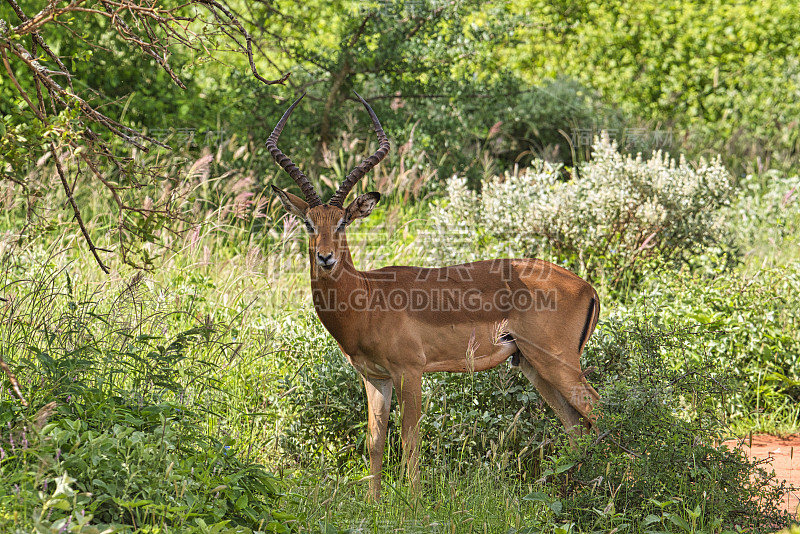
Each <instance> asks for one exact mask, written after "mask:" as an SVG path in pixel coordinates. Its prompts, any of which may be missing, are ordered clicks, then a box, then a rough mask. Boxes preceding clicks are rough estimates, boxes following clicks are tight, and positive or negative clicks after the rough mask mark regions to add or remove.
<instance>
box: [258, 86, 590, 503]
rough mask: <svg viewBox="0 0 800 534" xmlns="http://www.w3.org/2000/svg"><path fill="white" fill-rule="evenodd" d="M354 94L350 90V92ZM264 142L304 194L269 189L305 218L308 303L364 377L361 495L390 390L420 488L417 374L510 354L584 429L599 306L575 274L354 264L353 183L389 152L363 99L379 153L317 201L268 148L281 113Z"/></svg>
mask: <svg viewBox="0 0 800 534" xmlns="http://www.w3.org/2000/svg"><path fill="white" fill-rule="evenodd" d="M356 96H358V94H356ZM302 98H303V96H301V97H300V98H298V99H297V100H296V101H295V102H294V103H293V104H292V105H291V106H290V107H289V109H288V110H287V111H286V113H284V115H283V117H281V119H280V121H278V124H277V125H276V126H275V129H274V130H273V132H272V134H271V135H270V136H269V139H268V140H267V147H268V149H269V151H270V153H271V154H272V156H273V157H274V158H275V161H276V162H277V163H278V164H279V165H280V166H281V167H282V168H283V169H284V170H286V171H287V172H288V173H289V175H290V176H291V177H292V178H293V179H294V181H295V182H296V183H297V185H298V186H300V189H301V190H302V192H303V195H304V196H305V200H303V199H301V198H300V197H297V196H295V195H293V194H291V193H288V192H286V191H283V190H281V189H278V188H277V187H275V186H272V188H273V190H274V191H275V193H276V194H277V195H278V197H279V198H280V201H281V203H282V204H283V206H284V208H285V209H286V210H287V211H288V212H289V213H291V214H293V215H295V216H296V217H298V218H299V219H300V220H302V221H303V222H304V223H305V227H306V229H307V230H308V234H309V247H308V252H309V260H310V263H311V288H312V295H313V300H314V307H315V309H316V312H317V315H318V316H319V319H320V321H322V324H323V325H324V326H325V328H326V329H327V330H328V332H330V334H331V335H332V336H333V337H334V339H336V341H337V342H338V343H339V346H340V347H341V349H342V352H343V353H344V354H345V356H346V357H347V359H348V360H349V362H350V363H351V364H352V365H353V367H355V368H356V370H357V371H358V373H359V374H360V375H361V377H362V379H363V381H364V387H365V388H366V391H367V404H368V409H369V421H368V440H367V446H368V449H369V459H370V475H371V477H370V484H369V495H370V497H371V498H373V499H375V500H377V499H379V498H380V491H381V468H382V463H383V452H384V445H385V442H386V435H387V432H388V423H389V409H390V404H391V396H392V389H393V388H394V390H395V391H396V392H397V399H398V402H399V405H400V410H401V413H402V428H401V439H402V444H403V457H404V459H405V461H406V469H407V472H408V475H409V478H410V480H411V484H412V488H413V489H414V490H417V489H418V487H419V453H418V446H417V444H418V439H419V420H420V416H421V401H422V392H421V383H422V374H423V373H430V372H441V371H447V372H472V371H482V370H485V369H491V368H493V367H495V366H497V365H499V364H500V363H502V362H504V361H506V360H507V359H508V358H512V365H518V366H519V367H520V369H521V371H522V373H523V374H524V375H525V376H526V377H527V378H528V379H529V380H530V381H531V382H532V383H533V385H534V386H535V387H536V389H537V390H538V391H539V393H540V394H541V395H542V397H544V399H545V400H546V401H547V403H548V404H549V405H550V406H551V407H552V408H553V410H554V411H555V413H556V414H557V415H558V417H559V419H560V420H561V422H562V423H563V425H564V427H565V429H566V431H567V433H568V434H569V435H570V439H572V436H573V435H574V434H575V433H576V432H577V433H580V432H581V431H582V430H583V428H587V429H588V428H591V426H592V423H593V420H594V419H593V417H595V416H594V415H593V414H592V407H593V405H594V403H596V402H597V401H598V399H599V395H598V394H597V392H596V391H595V390H594V388H592V386H591V385H589V383H588V382H587V381H586V378H585V377H584V373H583V372H582V371H581V365H580V355H581V352H582V351H583V348H584V346H585V345H586V342H587V341H588V339H589V337H590V336H591V335H592V332H593V331H594V328H595V326H596V324H597V318H598V314H599V312H600V303H599V300H598V297H597V292H595V290H594V289H593V288H592V286H591V285H589V284H588V283H587V282H585V281H584V280H582V279H581V278H579V277H578V276H576V275H575V274H573V273H571V272H569V271H567V270H565V269H562V268H561V267H558V266H557V265H554V264H552V263H548V262H545V261H542V260H536V259H497V260H489V261H478V262H475V263H467V264H463V265H456V266H451V267H443V268H437V269H428V268H421V267H385V268H383V269H378V270H374V271H359V270H357V269H356V267H355V266H354V265H353V259H352V257H351V255H350V249H349V248H348V246H347V236H346V233H345V230H346V229H347V226H348V225H349V224H350V223H352V222H353V221H355V220H356V219H359V218H363V217H366V216H368V215H369V214H370V213H371V212H372V210H373V209H374V208H375V205H376V204H377V202H378V200H379V199H380V194H379V193H375V192H372V193H366V194H363V195H360V196H359V197H357V198H356V199H354V200H353V201H352V202H351V203H350V204H348V205H347V207H344V201H345V198H346V197H347V194H348V193H349V192H350V190H351V189H352V188H353V186H354V185H355V184H356V183H357V182H358V181H359V180H360V179H361V178H362V177H363V176H364V175H365V174H366V173H367V172H369V171H370V170H371V169H372V168H373V167H375V166H376V165H377V164H378V163H379V162H380V161H381V160H382V159H383V158H384V157H385V156H386V154H387V153H388V152H389V141H388V139H387V138H386V135H385V134H384V132H383V129H382V128H381V124H380V122H379V121H378V117H377V116H376V115H375V112H374V111H373V110H372V108H371V107H370V106H369V104H367V102H366V101H365V100H364V99H363V98H361V96H358V99H359V100H360V101H361V103H362V104H363V105H364V107H365V108H366V109H367V112H368V113H369V115H370V117H371V118H372V123H373V126H374V129H375V132H376V133H377V135H378V141H379V148H378V150H377V151H376V152H375V153H374V154H373V155H371V156H370V157H368V158H367V159H365V160H364V161H363V162H361V163H360V164H359V165H358V166H357V167H356V168H355V169H354V170H353V171H352V172H351V173H350V174H349V175H348V176H347V177H346V178H345V179H344V181H343V182H342V184H341V185H340V186H339V189H338V190H337V191H336V193H335V194H334V195H333V197H332V198H331V199H330V201H329V202H328V203H327V204H323V203H322V201H321V200H320V198H319V196H318V195H317V193H316V191H315V190H314V187H313V186H312V185H311V182H310V181H309V180H308V178H307V177H306V176H305V175H304V174H303V172H302V171H301V170H300V169H299V168H298V167H297V166H296V165H295V164H294V163H292V161H291V159H289V158H288V157H287V156H286V155H285V154H283V152H281V151H280V149H279V148H278V146H277V142H278V137H279V136H280V134H281V132H282V131H283V127H284V125H285V124H286V121H287V119H288V118H289V115H290V114H291V113H292V111H293V110H294V108H295V107H296V106H297V105H298V103H299V102H300V100H302Z"/></svg>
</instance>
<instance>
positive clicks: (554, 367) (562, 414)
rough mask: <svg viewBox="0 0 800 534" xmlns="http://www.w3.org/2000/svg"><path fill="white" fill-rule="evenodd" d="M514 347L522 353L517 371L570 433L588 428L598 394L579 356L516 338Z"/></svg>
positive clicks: (571, 434)
mask: <svg viewBox="0 0 800 534" xmlns="http://www.w3.org/2000/svg"><path fill="white" fill-rule="evenodd" d="M517 346H518V347H519V348H520V351H521V352H522V356H523V357H522V358H520V370H521V371H522V373H523V374H524V375H525V377H526V378H527V379H528V380H530V381H531V383H533V385H534V386H535V387H536V389H537V390H538V391H539V393H540V394H541V395H542V397H543V398H544V400H545V401H547V404H549V405H550V407H551V408H553V411H555V412H556V415H557V416H558V418H559V419H560V420H561V423H562V424H563V425H564V428H565V429H566V430H567V432H568V433H569V434H570V436H573V435H576V433H577V435H580V432H581V430H582V428H586V429H589V428H591V426H592V422H593V421H594V415H593V414H592V410H593V407H594V404H595V403H596V402H597V401H598V400H599V399H600V396H599V395H598V394H597V391H595V389H594V388H593V387H592V386H591V385H589V383H588V382H587V381H586V378H584V376H583V373H582V371H581V368H580V358H579V356H578V355H575V356H574V358H565V357H563V356H562V355H556V354H552V353H548V352H547V351H545V350H543V349H541V348H539V347H536V346H534V345H532V344H530V343H526V342H524V341H521V340H519V339H517ZM570 439H571V437H570Z"/></svg>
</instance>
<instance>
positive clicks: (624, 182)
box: [0, 0, 800, 534]
mask: <svg viewBox="0 0 800 534" xmlns="http://www.w3.org/2000/svg"><path fill="white" fill-rule="evenodd" d="M0 1H3V3H2V4H0V51H1V52H2V55H3V59H4V62H3V64H2V65H0V71H3V72H4V74H3V76H2V77H0V118H2V122H0V204H2V208H3V209H2V214H0V298H1V299H2V300H0V357H2V360H3V362H5V364H6V365H7V369H6V368H4V369H3V370H2V371H1V372H0V532H85V533H90V532H130V531H143V532H190V531H195V532H325V533H326V534H327V533H329V532H389V531H403V532H502V533H533V532H553V533H570V532H621V531H628V532H707V533H720V532H744V531H774V530H778V529H779V528H781V527H783V526H786V525H787V524H788V522H789V517H788V516H787V514H785V513H784V512H782V509H781V502H782V496H783V495H784V494H785V491H786V488H784V487H781V485H780V482H779V481H776V480H774V479H773V477H772V476H771V475H770V473H769V472H768V471H766V470H764V469H763V466H760V465H755V464H751V463H749V462H747V461H746V460H745V458H744V456H743V455H742V454H741V453H740V451H738V450H736V449H732V448H730V447H724V446H720V443H721V442H722V441H723V440H725V439H728V438H732V437H742V436H745V435H746V434H747V433H748V432H751V431H757V432H777V433H788V432H796V431H797V429H798V427H799V426H800V409H798V408H797V406H798V405H800V404H798V401H800V360H799V359H798V358H800V252H799V251H800V249H798V246H800V242H799V241H798V239H799V238H798V236H800V202H799V201H798V195H800V193H798V192H797V189H798V186H800V178H798V170H799V169H800V163H799V162H800V160H799V159H798V148H800V147H798V142H799V138H798V135H797V131H798V129H797V121H798V117H800V109H798V107H797V106H798V101H799V100H798V99H797V98H796V96H797V91H798V69H799V68H800V65H798V60H797V56H798V50H797V47H798V46H799V45H798V43H797V42H796V39H795V38H794V37H795V33H796V31H795V28H796V27H797V26H798V23H800V21H798V20H797V18H798V16H800V15H798V13H800V9H798V8H800V5H797V2H788V3H785V2H784V3H781V4H777V3H772V2H766V3H753V4H752V5H749V4H748V5H740V4H736V5H731V3H729V2H721V1H720V2H707V3H704V4H702V5H699V4H696V3H691V2H687V1H685V0H675V1H674V2H668V3H667V4H664V3H663V2H662V3H660V4H654V3H648V2H644V3H642V2H636V3H633V2H623V1H618V2H611V3H608V2H603V3H596V2H572V1H569V2H567V1H565V2H555V3H553V2H535V1H525V2H522V1H512V2H473V1H471V0H466V1H458V2H439V1H427V0H425V1H399V2H382V1H381V2H349V1H339V2H331V3H325V2H313V1H312V2H302V3H299V2H294V1H288V0H287V1H284V0H279V1H276V2H268V3H253V4H249V3H244V2H237V1H232V2H230V3H228V4H227V6H228V7H229V8H230V9H231V10H232V13H233V14H235V15H236V16H237V17H238V19H239V20H240V21H241V22H242V24H243V28H245V29H246V31H247V32H249V35H251V36H252V38H253V49H254V51H255V53H254V60H255V63H256V66H257V67H258V70H259V72H261V74H262V75H264V76H265V77H267V78H271V79H277V78H279V77H280V76H281V75H282V74H284V73H285V72H290V73H291V76H290V78H289V79H288V82H287V85H286V86H280V85H265V84H262V83H261V82H259V81H258V80H256V79H255V78H254V77H253V76H252V74H251V71H250V69H249V67H248V62H247V58H246V56H243V55H242V54H240V53H237V50H236V47H235V46H232V45H231V43H230V41H229V39H231V36H234V37H236V36H238V38H239V39H240V40H241V35H243V34H242V33H237V32H238V30H237V29H236V27H232V29H231V27H227V28H226V30H227V31H228V33H227V34H226V33H225V32H223V31H222V30H220V28H225V27H224V26H222V25H221V23H220V22H219V20H216V23H214V24H211V23H209V24H207V25H205V26H200V25H196V26H188V25H187V27H188V28H190V29H191V30H192V32H193V34H192V35H193V37H192V40H190V41H187V42H184V43H181V42H180V41H175V42H171V43H170V44H169V46H168V47H167V48H165V50H168V51H169V56H170V64H171V66H172V67H171V69H172V71H169V70H165V69H164V68H162V67H161V66H159V64H158V63H157V61H156V60H155V59H154V58H153V57H152V56H148V55H146V54H144V55H143V54H140V53H132V52H131V50H134V51H136V48H135V47H134V48H133V49H132V48H131V43H130V42H129V41H127V40H125V39H123V38H122V37H121V34H120V33H119V29H118V27H116V26H114V24H113V23H112V22H111V19H109V18H108V17H105V16H100V15H98V14H97V13H92V12H91V11H90V10H87V11H75V12H72V13H70V14H69V17H67V16H63V17H62V18H61V19H58V18H57V19H56V22H53V23H47V24H45V25H44V26H43V28H42V30H41V32H40V36H41V37H42V39H45V40H46V42H47V43H49V45H50V47H51V49H52V50H54V51H55V52H54V55H57V56H58V57H59V58H61V60H63V62H64V65H63V66H64V67H67V68H68V69H69V70H70V72H71V73H72V78H71V80H72V85H73V88H74V90H75V92H76V93H77V94H80V95H81V96H82V97H83V98H85V99H87V101H90V102H92V103H93V105H96V106H97V107H98V109H100V110H102V112H103V113H105V115H106V116H108V117H110V118H111V119H113V120H115V121H119V122H120V123H124V124H127V125H129V126H131V127H133V128H137V129H140V130H142V131H143V132H146V133H149V134H150V135H151V136H152V137H153V138H154V139H155V140H157V141H165V142H167V143H169V144H171V145H172V147H173V150H171V151H168V150H166V149H164V148H159V147H157V146H153V144H152V143H145V145H146V146H145V147H143V148H147V147H149V150H147V151H145V150H144V149H143V148H138V147H135V146H133V145H132V144H130V143H125V142H122V141H121V140H120V138H119V136H118V135H115V134H114V132H113V131H112V130H110V129H108V128H104V127H102V124H103V123H102V121H101V122H99V123H98V122H96V121H95V122H92V121H93V120H94V119H92V118H91V117H90V116H89V115H87V114H86V110H85V109H84V108H81V107H80V106H77V107H76V106H75V105H74V102H73V105H69V103H58V102H51V101H50V100H48V98H49V97H47V95H45V97H43V101H44V102H45V104H46V105H45V106H44V108H43V109H41V108H40V109H38V110H37V109H36V101H37V96H36V95H37V94H38V91H39V90H41V87H42V86H41V83H42V82H41V80H40V85H39V86H38V87H37V83H36V82H35V81H34V79H33V77H32V75H31V74H30V72H31V70H30V66H29V65H28V64H26V63H25V62H24V61H21V60H20V59H19V56H15V55H14V54H13V50H14V48H13V47H14V46H15V43H22V45H23V46H27V47H33V48H34V49H36V47H34V46H33V45H32V42H31V37H30V34H28V33H26V34H24V35H16V36H15V34H14V33H13V31H11V30H13V28H15V27H19V25H20V24H21V22H22V21H21V20H20V19H19V15H18V14H17V13H15V10H14V9H13V6H14V4H15V2H11V1H9V0H0ZM19 5H21V6H22V7H23V8H24V9H25V10H28V9H30V11H31V14H32V13H34V12H36V11H38V10H39V9H42V8H44V7H45V3H44V2H42V5H40V6H39V5H37V6H35V8H31V7H30V6H28V5H25V4H19ZM59 5H61V4H59ZM63 5H65V6H66V5H67V4H66V3H63ZM188 5H189V6H190V8H191V9H197V4H196V3H190V4H188ZM86 6H94V7H98V6H101V7H102V4H101V3H100V0H96V1H92V2H88V1H87V3H86ZM162 6H165V7H176V6H178V3H168V2H164V3H162ZM181 9H183V8H181ZM180 13H182V14H185V12H183V11H181V12H180ZM29 15H30V14H29ZM120 16H121V17H123V19H124V20H128V22H129V23H130V22H132V19H125V17H128V16H129V14H128V13H127V12H124V10H123V11H122V12H121V15H120ZM139 28H141V26H140V27H139ZM161 28H162V27H161V26H154V27H153V32H154V33H153V35H159V36H161V35H162V34H161V33H158V32H159V31H161ZM159 42H160V41H159ZM37 46H38V45H37ZM37 50H38V52H37V54H38V56H37V57H38V60H39V61H40V62H41V63H42V64H44V65H45V66H46V67H47V68H49V69H51V70H53V71H57V70H58V69H59V68H61V67H60V66H58V65H56V64H55V63H54V60H53V59H52V57H51V56H48V55H47V53H46V52H42V48H41V47H39V48H38V49H37ZM6 64H7V65H8V66H7V67H6ZM170 72H173V73H175V74H176V75H177V76H178V77H179V78H180V79H181V81H182V83H183V84H184V85H185V89H181V88H180V87H178V85H176V84H175V82H174V80H173V77H172V76H171V75H170ZM12 75H13V78H12ZM15 81H16V83H15ZM62 81H63V80H62ZM352 89H356V90H358V91H359V92H360V93H361V94H363V95H364V96H365V97H367V98H368V99H370V100H371V102H372V104H373V107H374V108H375V110H376V112H377V113H378V115H379V116H380V117H381V121H382V122H383V124H384V126H385V128H386V131H387V133H388V134H389V135H390V139H391V141H392V145H393V150H392V152H391V154H390V156H389V157H388V158H387V159H386V160H385V161H384V162H383V163H382V164H381V165H380V166H379V167H378V168H377V169H376V170H375V171H373V173H371V174H370V175H369V176H368V177H367V178H365V179H364V181H363V182H362V183H360V184H359V185H358V186H357V187H356V191H355V192H356V193H358V192H361V191H370V190H378V191H380V192H381V193H383V194H384V196H383V198H382V200H381V203H380V204H379V207H378V208H377V209H376V211H375V212H374V213H373V214H372V215H371V216H370V217H369V218H368V219H365V220H363V221H360V222H359V223H357V224H356V225H353V227H352V228H351V230H349V234H348V235H349V241H350V245H351V248H352V250H353V254H354V257H355V261H356V265H357V266H358V267H359V268H362V269H367V268H375V267H381V266H384V265H392V264H410V265H443V264H446V263H451V262H461V261H472V260H475V259H483V258H492V257H499V256H522V255H526V256H528V255H529V256H536V257H541V258H544V259H547V260H550V261H553V262H556V263H559V264H561V265H564V266H566V267H568V268H570V269H572V270H573V271H575V272H577V273H578V274H580V275H581V276H584V277H586V278H587V279H588V280H591V281H592V283H593V284H594V285H595V286H596V288H597V289H598V292H599V293H600V295H601V301H602V315H601V321H600V324H599V326H598V328H597V331H596V333H595V335H594V336H593V338H592V340H591V341H590V343H589V345H588V347H587V350H586V353H585V355H584V356H585V360H586V361H585V368H591V369H592V372H591V374H589V375H588V378H589V380H590V381H591V382H592V383H593V384H595V385H596V387H597V389H598V390H599V392H600V394H601V396H602V398H603V401H602V412H603V417H602V418H601V419H600V421H599V422H598V433H597V434H594V435H590V436H587V437H586V438H585V440H584V441H583V442H582V443H581V445H580V446H579V447H578V448H576V449H574V450H573V449H569V448H567V447H565V446H564V445H565V442H566V439H565V437H564V436H563V431H562V430H561V428H560V425H559V424H558V423H557V421H556V420H555V418H554V416H553V415H552V412H551V410H550V409H549V408H548V407H547V406H546V405H545V404H544V403H543V401H542V400H541V398H540V397H539V396H538V394H537V393H536V391H535V389H534V388H533V387H532V386H531V385H530V384H529V383H528V382H527V381H526V380H525V379H524V378H523V377H521V375H520V374H519V373H516V372H514V371H513V370H511V369H510V367H509V366H506V365H501V366H500V367H498V368H497V369H495V370H493V371H489V372H485V373H476V374H466V375H430V376H427V377H426V380H425V382H424V394H425V401H424V406H425V407H426V412H425V413H426V415H425V416H424V417H423V419H422V422H421V431H422V436H423V444H422V448H423V449H422V450H423V452H422V455H423V465H422V493H421V494H420V495H418V496H415V495H412V494H410V492H409V488H408V485H407V484H406V482H405V481H404V480H403V475H402V470H401V469H400V456H401V454H400V444H399V432H397V431H396V428H397V422H398V421H397V420H396V419H397V417H398V414H395V415H394V416H393V417H395V420H394V421H393V423H392V424H393V426H392V430H391V431H390V438H389V441H390V443H389V445H388V447H387V449H388V451H387V455H388V461H387V463H386V468H385V471H386V472H385V475H384V485H385V486H384V488H385V489H384V501H383V502H382V503H378V504H370V503H366V502H364V496H365V494H366V486H367V481H366V478H365V476H366V474H367V473H368V468H367V459H366V450H365V429H366V406H365V396H364V393H363V390H362V386H361V382H360V380H359V379H358V375H357V374H356V372H355V371H354V370H353V369H352V368H351V367H350V366H349V365H347V364H346V362H345V360H344V358H343V357H342V354H341V352H340V351H339V349H338V346H337V344H336V342H335V341H334V340H333V339H332V338H331V337H330V335H329V334H328V333H327V332H326V331H325V330H324V328H323V327H322V326H321V324H320V323H319V321H318V320H317V318H316V315H315V313H314V311H313V307H312V305H311V299H310V295H309V289H308V273H307V269H308V267H307V258H306V255H305V235H304V232H303V225H302V224H298V222H297V221H296V220H294V219H293V218H291V217H286V216H285V215H284V213H283V211H282V210H281V209H280V207H279V206H278V205H277V203H276V202H275V201H274V200H273V199H272V198H271V197H270V196H269V194H268V193H266V191H269V184H277V185H279V186H289V184H291V181H290V179H289V178H288V177H287V176H286V175H285V174H284V173H279V172H278V170H277V167H276V166H275V165H274V164H273V163H272V161H271V159H270V157H269V154H268V153H267V152H266V151H265V150H264V148H263V143H264V140H265V139H266V137H267V135H268V132H269V130H270V129H271V127H272V126H273V125H274V123H275V121H276V120H277V118H278V117H279V116H280V114H281V113H282V112H283V110H284V109H285V107H286V105H287V101H288V100H289V99H290V98H291V97H293V96H294V95H295V94H296V93H297V92H300V91H307V92H308V94H309V97H308V98H306V100H305V101H304V102H303V105H302V106H301V107H300V108H299V109H298V110H297V111H296V112H295V115H293V117H292V121H291V122H290V124H289V125H288V126H287V129H286V131H285V133H284V136H283V137H282V140H281V146H282V147H283V148H284V150H285V151H286V152H287V153H289V154H290V155H291V156H292V158H293V159H294V160H295V162H297V163H300V164H301V166H302V167H303V169H304V170H306V172H307V174H309V176H310V177H311V179H312V181H313V182H314V184H315V186H317V188H318V189H319V190H320V192H321V194H322V196H323V198H327V196H328V195H329V194H330V191H331V190H332V189H335V188H336V186H337V185H338V181H339V180H340V179H341V178H342V177H343V176H344V175H345V174H346V173H347V172H348V171H349V170H350V169H351V168H352V167H353V166H355V164H357V163H358V162H359V161H360V160H361V158H362V157H363V156H364V155H365V154H368V153H370V152H371V150H374V147H375V141H374V139H373V138H372V137H371V135H372V132H371V130H370V128H369V126H368V123H367V121H366V118H365V115H364V113H363V110H362V109H360V108H359V107H358V106H357V105H355V104H354V103H353V102H352V101H351V100H352V97H351V96H350V95H351V90H352ZM26 97H27V99H26ZM43 113H45V119H42V118H41V116H42V114H43ZM98 124H100V126H98ZM87 125H88V126H91V127H92V128H93V129H94V130H97V133H98V135H97V137H96V138H91V137H87V134H86V132H87V127H88V126H87ZM602 130H605V131H606V134H605V136H604V135H603V134H602V133H601V131H602ZM608 137H610V138H611V139H609V138H608ZM654 149H655V150H660V151H659V152H655V153H652V150H654ZM105 150H107V151H109V152H104V151H105ZM637 152H641V155H637ZM86 154H89V155H90V156H91V157H94V158H96V159H88V160H87V159H84V158H83V155H86ZM682 155H685V156H682ZM56 161H58V163H59V165H57V164H56ZM89 162H96V167H95V168H96V170H97V171H98V172H97V173H95V172H94V170H95V168H93V167H92V166H91V165H90V163H89ZM98 175H99V176H101V177H103V180H100V179H99V178H98ZM65 178H68V179H65ZM65 184H66V185H65ZM291 187H293V186H291ZM67 191H69V192H70V194H71V195H72V197H73V199H74V201H75V203H76V204H75V205H76V206H78V207H79V209H80V213H81V214H82V221H83V224H84V227H85V230H86V232H87V234H88V236H89V237H90V238H91V240H92V242H93V244H94V246H95V247H96V250H95V252H97V253H98V254H99V257H100V258H101V259H100V260H99V261H101V262H102V263H104V264H105V265H107V266H108V268H109V271H110V274H108V275H106V274H104V273H103V272H102V270H101V269H100V268H99V267H98V263H99V261H98V260H96V259H94V257H93V255H92V252H91V251H90V249H89V247H88V245H87V240H86V237H85V236H84V234H83V233H82V230H81V228H79V226H78V225H77V223H76V221H75V219H74V214H75V212H74V211H73V209H72V208H70V206H71V204H68V195H67V193H66V192H67ZM115 195H116V197H115ZM104 250H108V251H111V252H106V251H104ZM123 252H124V253H123ZM139 267H145V269H144V270H142V269H140V268H139ZM13 377H15V378H13ZM17 383H18V385H19V390H18V391H17V390H16V389H15V386H16V384H17Z"/></svg>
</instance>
